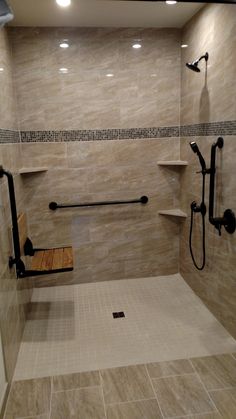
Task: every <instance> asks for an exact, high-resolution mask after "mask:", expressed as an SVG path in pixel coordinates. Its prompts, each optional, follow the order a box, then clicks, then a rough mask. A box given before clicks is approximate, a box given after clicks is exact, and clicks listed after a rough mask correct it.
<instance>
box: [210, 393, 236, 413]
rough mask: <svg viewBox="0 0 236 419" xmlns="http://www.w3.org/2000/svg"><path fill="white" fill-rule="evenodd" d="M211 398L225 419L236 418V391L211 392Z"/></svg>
mask: <svg viewBox="0 0 236 419" xmlns="http://www.w3.org/2000/svg"><path fill="white" fill-rule="evenodd" d="M210 396H211V398H212V399H213V401H214V403H215V405H216V407H217V409H218V410H219V412H220V414H221V416H222V417H223V418H224V419H234V418H235V417H236V389H232V390H218V391H211V392H210Z"/></svg>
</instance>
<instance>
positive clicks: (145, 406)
mask: <svg viewBox="0 0 236 419" xmlns="http://www.w3.org/2000/svg"><path fill="white" fill-rule="evenodd" d="M107 419H162V415H161V412H160V409H159V407H158V404H157V401H156V400H142V401H139V402H128V403H121V404H114V405H110V406H108V407H107Z"/></svg>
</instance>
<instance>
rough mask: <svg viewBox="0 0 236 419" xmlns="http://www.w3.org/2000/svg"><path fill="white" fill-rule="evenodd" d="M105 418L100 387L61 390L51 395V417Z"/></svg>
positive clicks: (55, 418) (59, 418) (61, 418)
mask: <svg viewBox="0 0 236 419" xmlns="http://www.w3.org/2000/svg"><path fill="white" fill-rule="evenodd" d="M65 418H67V419H72V418H77V419H105V412H104V405H103V399H102V391H101V388H100V387H91V388H86V389H85V388H84V389H77V390H69V391H61V392H57V393H53V395H52V410H51V419H65Z"/></svg>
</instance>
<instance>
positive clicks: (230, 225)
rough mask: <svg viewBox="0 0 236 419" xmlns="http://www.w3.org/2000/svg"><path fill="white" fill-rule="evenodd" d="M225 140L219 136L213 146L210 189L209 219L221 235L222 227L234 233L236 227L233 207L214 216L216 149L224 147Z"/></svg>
mask: <svg viewBox="0 0 236 419" xmlns="http://www.w3.org/2000/svg"><path fill="white" fill-rule="evenodd" d="M223 146H224V140H223V138H222V137H219V138H218V139H217V141H216V142H215V143H213V144H212V147H211V168H210V191H209V221H210V223H211V224H212V225H213V226H214V227H215V228H216V229H217V230H218V232H219V235H220V236H221V228H222V226H224V228H225V230H226V231H227V232H228V233H230V234H232V233H234V232H235V229H236V221H235V215H234V213H233V211H232V210H231V209H227V210H225V212H224V215H223V217H214V200H215V174H216V149H217V147H218V148H220V149H221V148H223Z"/></svg>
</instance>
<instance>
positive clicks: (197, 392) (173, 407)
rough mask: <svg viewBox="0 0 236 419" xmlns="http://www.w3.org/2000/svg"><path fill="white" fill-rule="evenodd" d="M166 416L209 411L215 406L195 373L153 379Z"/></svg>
mask: <svg viewBox="0 0 236 419" xmlns="http://www.w3.org/2000/svg"><path fill="white" fill-rule="evenodd" d="M152 382H153V386H154V389H155V392H156V395H157V399H158V401H159V403H160V407H161V410H162V412H163V414H164V416H165V417H174V416H181V415H182V416H183V415H191V414H198V413H208V412H211V411H214V410H215V408H214V406H213V404H212V402H211V400H210V399H209V396H208V394H207V392H206V391H205V389H204V387H203V385H202V384H201V383H200V381H199V379H198V377H197V376H196V375H195V374H189V375H183V376H175V377H168V378H160V379H153V380H152Z"/></svg>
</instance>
